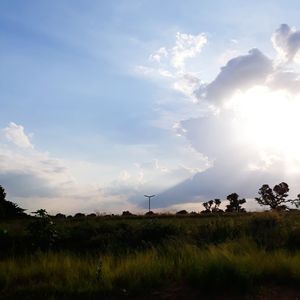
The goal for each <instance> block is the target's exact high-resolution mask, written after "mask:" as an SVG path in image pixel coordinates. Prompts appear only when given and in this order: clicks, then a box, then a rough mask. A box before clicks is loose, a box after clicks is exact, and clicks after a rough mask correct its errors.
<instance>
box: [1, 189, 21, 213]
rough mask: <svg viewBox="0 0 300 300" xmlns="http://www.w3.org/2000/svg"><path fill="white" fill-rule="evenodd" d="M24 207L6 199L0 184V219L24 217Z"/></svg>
mask: <svg viewBox="0 0 300 300" xmlns="http://www.w3.org/2000/svg"><path fill="white" fill-rule="evenodd" d="M24 211H25V209H23V208H20V207H19V206H18V205H17V204H16V203H13V202H10V201H7V200H6V193H5V190H4V188H3V187H2V186H1V185H0V219H12V218H19V217H24V216H26V214H25V213H24Z"/></svg>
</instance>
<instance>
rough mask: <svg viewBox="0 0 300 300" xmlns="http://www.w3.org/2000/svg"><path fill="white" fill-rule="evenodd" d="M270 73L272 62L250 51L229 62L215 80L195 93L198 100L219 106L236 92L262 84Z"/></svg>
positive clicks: (258, 53) (256, 51)
mask: <svg viewBox="0 0 300 300" xmlns="http://www.w3.org/2000/svg"><path fill="white" fill-rule="evenodd" d="M272 71H273V67H272V61H271V60H270V59H269V58H268V57H266V56H265V55H264V54H263V53H262V52H261V51H260V50H258V49H252V50H250V51H249V53H248V54H246V55H241V56H238V57H235V58H233V59H231V60H229V61H228V63H227V64H226V65H225V66H224V67H222V68H221V71H220V73H219V74H218V76H217V77H216V79H215V80H213V81H212V82H211V83H209V84H207V85H204V86H203V87H200V88H199V89H198V90H196V91H195V93H196V95H197V96H198V98H199V99H200V100H203V99H204V100H207V101H209V102H212V103H217V104H219V103H220V102H222V101H224V100H226V99H228V98H230V97H231V96H232V95H233V94H234V92H236V91H244V90H246V89H248V88H250V87H252V86H255V85H261V84H264V83H265V81H266V79H267V76H268V75H269V74H271V73H272Z"/></svg>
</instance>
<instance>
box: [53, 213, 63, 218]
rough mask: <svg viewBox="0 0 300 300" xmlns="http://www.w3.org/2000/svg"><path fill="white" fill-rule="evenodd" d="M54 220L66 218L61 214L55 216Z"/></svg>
mask: <svg viewBox="0 0 300 300" xmlns="http://www.w3.org/2000/svg"><path fill="white" fill-rule="evenodd" d="M55 218H56V219H65V218H66V215H64V214H61V213H58V214H56V215H55Z"/></svg>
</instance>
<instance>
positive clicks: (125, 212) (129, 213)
mask: <svg viewBox="0 0 300 300" xmlns="http://www.w3.org/2000/svg"><path fill="white" fill-rule="evenodd" d="M122 216H132V213H131V212H130V211H129V210H126V211H123V212H122Z"/></svg>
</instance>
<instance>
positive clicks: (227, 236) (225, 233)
mask: <svg viewBox="0 0 300 300" xmlns="http://www.w3.org/2000/svg"><path fill="white" fill-rule="evenodd" d="M242 233H243V230H242V228H241V227H240V226H238V225H237V224H235V223H234V221H233V220H232V219H222V220H218V219H216V220H207V221H206V222H205V223H203V224H200V225H198V226H197V228H196V229H195V230H194V232H193V238H194V239H195V240H196V243H197V244H198V245H207V244H219V243H223V242H225V241H226V240H232V239H236V238H238V237H240V236H241V235H242Z"/></svg>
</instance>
